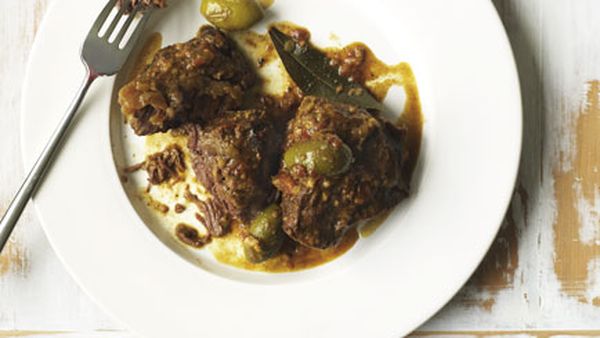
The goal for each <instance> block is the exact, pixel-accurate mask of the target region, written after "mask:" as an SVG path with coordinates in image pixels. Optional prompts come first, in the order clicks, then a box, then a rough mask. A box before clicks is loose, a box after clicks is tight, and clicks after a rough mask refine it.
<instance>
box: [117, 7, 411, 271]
mask: <svg viewBox="0 0 600 338" xmlns="http://www.w3.org/2000/svg"><path fill="white" fill-rule="evenodd" d="M272 3H273V0H262V1H261V5H262V6H263V8H267V7H269V6H271V5H272ZM277 26H278V28H280V29H281V30H282V31H284V32H286V33H288V34H289V33H290V32H292V31H294V30H301V31H302V30H304V29H302V28H299V27H298V26H296V25H294V24H291V23H280V24H277ZM302 33H303V34H306V35H307V37H309V36H310V33H309V32H308V31H306V30H304V31H303V32H302ZM232 36H233V38H234V39H235V40H236V41H237V43H238V45H239V46H240V47H241V49H242V50H243V51H244V52H245V54H246V55H247V57H248V58H249V59H250V60H252V61H253V62H252V64H254V66H255V68H256V70H257V71H258V73H259V76H260V77H261V78H262V80H263V81H262V82H261V83H260V85H259V87H260V88H257V89H256V91H257V92H260V91H262V92H267V93H272V92H274V91H279V92H280V93H283V92H285V91H286V90H287V91H290V88H294V87H295V85H294V84H293V81H291V79H290V78H289V75H287V73H285V71H284V68H283V66H282V65H278V64H279V63H280V61H279V59H278V56H277V53H276V51H275V48H274V46H273V45H272V43H271V40H270V38H269V36H268V35H267V34H258V33H256V32H253V31H243V32H238V33H233V34H232ZM335 37H336V39H339V38H337V36H335ZM161 44H162V36H161V35H160V34H159V33H154V34H152V35H151V36H150V37H149V38H148V39H147V41H146V43H145V44H144V46H143V47H142V49H141V50H140V52H139V54H138V56H137V58H136V60H135V62H134V64H133V66H132V68H131V71H130V72H129V74H128V79H132V78H133V77H134V76H136V75H137V74H139V73H140V72H141V71H142V70H143V69H144V67H146V66H147V65H148V64H149V63H150V62H151V61H152V58H153V56H154V55H155V53H156V52H157V51H158V50H159V49H160V48H161ZM323 51H324V52H325V53H326V54H327V55H328V56H329V57H330V58H332V59H334V60H337V62H338V63H343V62H344V60H345V59H347V58H351V57H352V56H353V55H354V56H357V57H361V58H362V61H361V62H354V64H350V65H349V66H348V67H347V68H346V69H344V72H348V74H351V75H352V77H353V79H354V80H355V81H358V82H360V83H361V84H363V85H364V86H365V87H366V88H367V89H368V90H369V91H370V92H371V93H372V94H373V95H374V96H375V97H376V98H377V99H378V100H383V99H384V98H385V97H386V95H387V93H388V92H389V90H390V89H391V88H392V87H394V86H399V87H402V88H403V90H404V92H405V94H406V103H405V106H404V111H403V112H402V114H401V116H400V118H399V119H398V121H396V123H397V124H399V125H402V126H405V127H406V128H407V131H408V133H407V141H406V142H407V147H406V148H407V149H408V151H409V154H408V157H409V160H408V165H407V166H406V170H405V177H406V179H407V180H410V178H411V177H412V174H413V171H414V169H415V167H416V164H417V160H418V158H419V152H420V148H421V137H422V130H423V128H422V127H423V116H422V112H421V103H420V99H419V92H418V89H417V83H416V79H415V76H414V74H413V72H412V69H411V67H410V65H409V64H408V63H404V62H402V63H399V64H396V65H388V64H386V63H384V62H383V61H381V60H380V59H378V58H377V57H376V56H375V54H374V53H373V51H372V50H371V49H369V47H367V46H366V45H365V44H363V43H353V44H350V45H348V46H345V47H343V48H327V49H324V50H323ZM349 56H350V57H349ZM269 64H271V65H275V66H278V67H279V70H280V74H272V73H271V74H269V73H268V72H266V71H265V68H267V66H268V65H269ZM263 71H264V73H263ZM273 88H275V89H276V90H274V89H273ZM170 144H178V145H180V146H182V147H183V149H184V152H187V148H185V138H184V137H182V136H178V135H174V134H173V133H161V134H154V135H150V136H147V137H146V152H147V153H148V154H150V153H152V152H153V151H155V150H156V149H162V148H163V147H165V146H167V145H170ZM188 158H189V157H188V155H187V154H186V161H187V160H188ZM185 175H192V176H193V175H194V174H193V172H192V171H190V170H188V171H186V173H185ZM190 180H191V181H192V182H194V184H197V185H198V186H197V187H196V190H200V191H203V190H204V189H203V188H202V187H200V186H199V184H198V183H197V181H196V180H195V178H193V179H190ZM190 180H184V181H186V182H188V183H185V184H189V182H190ZM179 184H184V183H183V182H180V183H179ZM186 190H187V191H188V192H189V189H186ZM184 194H185V193H184ZM144 195H145V200H146V201H147V204H148V206H149V207H151V208H152V209H155V210H157V211H159V212H161V213H163V214H166V213H167V212H168V211H169V207H168V206H166V205H165V204H163V203H161V202H159V201H156V200H155V199H153V198H152V197H150V195H149V194H148V193H144ZM187 197H188V198H189V197H190V196H187ZM187 202H189V205H191V206H193V205H194V204H195V202H196V201H191V200H189V199H188V201H187ZM182 208H186V206H184V205H181V204H179V205H178V206H176V208H175V209H176V210H175V212H176V213H177V212H178V210H179V212H183V211H184V210H185V209H182ZM196 214H197V216H198V217H196V218H197V221H198V223H199V224H198V225H197V226H201V225H202V224H201V223H202V221H203V219H204V218H203V215H201V214H199V213H196ZM388 216H389V212H386V213H384V214H381V215H379V216H377V217H375V218H373V219H372V220H370V221H369V222H367V223H366V224H365V225H363V226H361V227H359V229H353V230H351V231H349V232H348V233H347V234H346V235H345V236H344V237H343V239H342V240H341V242H340V243H339V244H338V245H337V246H335V247H333V248H330V249H326V250H316V249H310V248H305V247H302V246H299V245H296V244H295V243H292V241H291V240H290V241H288V242H287V243H286V245H285V246H284V249H283V250H282V252H281V253H280V254H278V255H277V256H275V257H274V258H272V259H269V260H268V261H266V262H263V263H259V264H253V263H249V262H248V261H247V260H246V258H245V257H244V254H243V249H242V244H241V239H240V237H241V236H240V234H239V233H240V231H241V230H240V225H239V224H238V225H234V227H233V231H231V232H230V233H229V234H228V235H226V236H225V237H221V238H212V240H211V242H210V243H204V244H202V245H196V244H198V243H200V242H201V240H200V239H198V242H194V241H193V238H192V240H190V238H188V237H189V236H184V237H182V234H184V233H185V234H188V235H189V234H192V231H188V230H189V229H193V230H195V231H196V233H198V232H197V230H196V229H195V228H193V227H192V226H189V225H186V227H185V228H183V227H180V230H181V231H177V230H176V231H175V236H176V237H178V238H179V239H180V241H182V242H183V243H186V244H187V245H189V246H191V247H195V248H200V247H206V248H208V249H209V250H210V251H211V253H212V254H213V255H214V257H215V258H216V259H217V260H218V261H219V262H221V263H224V264H227V265H231V266H234V267H238V268H242V269H246V270H255V271H264V272H291V271H298V270H304V269H308V268H312V267H316V266H319V265H322V264H325V263H327V262H329V261H331V260H334V259H335V258H337V257H339V256H341V255H343V254H344V253H346V252H347V251H348V250H350V249H351V248H352V247H353V246H354V244H355V243H356V242H357V240H358V238H359V235H360V237H368V236H370V235H371V234H372V233H373V232H375V231H376V229H377V228H378V227H379V226H380V225H381V224H382V223H383V222H384V221H385V220H386V219H387V217H388ZM178 227H179V226H178ZM182 229H183V230H182ZM184 230H185V231H184ZM192 235H193V234H192ZM192 237H193V236H192ZM182 238H183V239H182ZM198 238H200V237H198Z"/></svg>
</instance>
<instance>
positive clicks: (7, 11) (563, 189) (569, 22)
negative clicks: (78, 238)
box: [0, 0, 600, 338]
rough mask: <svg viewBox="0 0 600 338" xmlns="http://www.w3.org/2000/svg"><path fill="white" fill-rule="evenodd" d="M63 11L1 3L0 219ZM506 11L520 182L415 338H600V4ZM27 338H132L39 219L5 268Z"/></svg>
mask: <svg viewBox="0 0 600 338" xmlns="http://www.w3.org/2000/svg"><path fill="white" fill-rule="evenodd" d="M481 1H486V0H481ZM51 2H52V0H1V1H0V114H1V122H0V155H1V159H0V163H1V165H0V211H2V210H4V209H5V208H6V206H7V205H8V203H9V201H10V198H11V196H12V194H13V193H14V191H15V190H16V188H17V186H18V183H19V181H20V180H21V179H22V178H23V175H24V171H23V168H22V166H21V153H20V149H19V143H20V142H19V132H18V130H19V128H18V124H19V110H20V102H19V100H20V95H21V85H22V82H23V78H24V72H25V65H26V61H27V57H28V54H29V51H30V48H31V44H32V42H33V38H34V36H35V33H36V31H37V28H38V27H39V23H40V20H41V18H42V17H43V15H44V13H45V11H46V9H47V8H48V5H49V4H50V3H51ZM494 3H495V5H496V8H497V9H498V12H499V13H500V16H501V17H502V20H503V22H504V25H505V27H506V28H507V31H508V34H509V37H510V39H511V43H512V45H513V48H514V51H515V55H516V59H517V64H518V67H519V71H520V74H521V85H522V89H523V100H524V122H525V123H524V125H525V128H524V134H525V139H524V148H523V156H522V164H521V169H520V175H519V180H518V183H517V186H516V189H515V193H514V198H513V201H512V203H511V208H510V210H509V211H508V213H507V216H506V220H505V222H504V226H503V229H502V230H501V232H500V234H499V236H498V238H497V240H496V242H495V244H494V246H493V248H492V250H491V251H490V253H489V254H488V256H487V257H486V259H485V261H484V262H483V264H482V265H481V267H480V268H479V270H478V271H477V273H476V274H475V275H474V276H473V277H472V278H471V281H470V282H469V283H468V284H467V285H466V286H465V287H464V288H463V290H462V291H461V292H460V293H459V294H458V295H457V296H456V297H455V298H454V300H453V301H452V302H451V303H450V304H448V305H447V306H446V307H445V308H444V309H443V310H442V311H441V312H440V313H438V314H437V315H436V316H435V317H434V318H433V319H432V320H431V321H429V322H428V323H427V324H425V325H424V326H423V327H422V328H421V329H420V330H419V331H418V332H415V333H414V336H417V337H418V336H428V337H432V336H436V337H456V336H467V337H471V336H472V337H479V336H498V337H534V336H535V337H555V336H556V337H558V336H569V337H590V336H600V223H599V221H600V199H598V198H600V195H599V192H600V191H599V186H598V185H599V184H600V172H599V169H598V165H599V163H600V96H599V95H600V38H598V37H599V36H600V19H599V18H600V2H598V1H596V0H577V1H574V0H494ZM57 71H60V70H57ZM24 336H35V337H59V338H77V337H86V338H87V337H103V338H112V337H129V336H131V335H130V334H129V333H127V332H126V331H125V330H124V329H122V326H121V325H119V324H118V323H116V322H115V321H113V320H111V319H110V318H109V317H108V316H107V315H106V314H104V313H103V312H102V311H101V310H99V309H98V308H97V307H96V306H95V305H94V304H93V303H92V301H91V300H89V298H88V297H87V296H86V295H84V294H83V293H82V292H81V291H80V289H79V288H78V287H77V285H76V284H75V283H74V282H73V280H72V279H71V278H70V277H69V275H68V274H67V272H66V271H65V269H64V267H63V266H62V265H61V263H60V261H59V260H58V259H57V258H56V256H55V255H54V253H53V252H52V249H51V248H50V246H49V244H48V242H47V240H46V238H45V236H44V234H43V232H42V230H41V228H40V226H39V222H38V220H37V219H36V216H35V215H34V213H33V212H32V210H28V211H27V212H26V213H25V215H24V217H23V219H22V221H21V222H20V224H19V226H18V229H17V231H16V232H15V235H14V236H13V239H12V240H11V243H10V245H9V247H8V250H6V252H5V253H4V254H3V255H2V256H0V337H24Z"/></svg>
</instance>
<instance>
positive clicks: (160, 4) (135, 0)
mask: <svg viewBox="0 0 600 338" xmlns="http://www.w3.org/2000/svg"><path fill="white" fill-rule="evenodd" d="M118 4H119V7H120V8H123V9H124V10H125V13H131V12H132V11H133V9H134V8H136V7H138V6H139V7H140V8H141V9H142V10H145V9H149V8H165V7H167V1H166V0H119V2H118Z"/></svg>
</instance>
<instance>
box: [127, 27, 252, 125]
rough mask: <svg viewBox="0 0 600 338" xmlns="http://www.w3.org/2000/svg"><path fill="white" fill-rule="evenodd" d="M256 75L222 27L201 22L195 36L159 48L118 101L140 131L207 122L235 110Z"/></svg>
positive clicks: (130, 120)
mask: <svg viewBox="0 0 600 338" xmlns="http://www.w3.org/2000/svg"><path fill="white" fill-rule="evenodd" d="M254 80H255V75H254V73H253V71H252V70H251V68H250V66H249V64H248V62H247V61H246V59H245V57H244V56H243V55H242V53H241V52H240V51H239V50H238V49H237V46H236V45H235V43H234V42H233V41H231V40H230V39H229V38H228V37H227V36H226V35H225V34H224V33H223V32H221V31H219V30H218V29H216V28H214V27H212V26H202V27H201V28H200V30H199V32H198V34H197V36H196V37H195V38H193V39H192V40H190V41H188V42H185V43H179V44H174V45H171V46H168V47H166V48H163V49H161V50H160V51H158V53H157V54H156V55H155V56H154V59H153V61H152V62H151V63H150V65H148V66H147V67H146V69H145V70H144V71H143V72H141V74H139V75H138V76H136V77H135V78H134V79H133V80H132V81H131V82H129V83H128V84H126V85H125V86H124V87H123V88H122V89H121V91H120V92H119V104H120V105H121V110H122V112H123V114H124V115H125V117H126V119H127V121H128V122H129V123H130V124H131V127H132V128H133V130H134V131H135V133H136V134H138V135H147V134H152V133H156V132H164V131H167V130H169V129H171V128H175V127H178V126H180V125H182V124H184V123H187V122H195V123H201V124H206V123H207V122H209V121H210V120H212V119H214V118H216V117H218V116H220V115H222V114H223V113H224V112H225V111H228V110H233V109H237V108H239V107H240V105H241V103H242V99H243V96H244V91H245V90H247V89H248V88H249V87H250V86H252V84H253V83H254Z"/></svg>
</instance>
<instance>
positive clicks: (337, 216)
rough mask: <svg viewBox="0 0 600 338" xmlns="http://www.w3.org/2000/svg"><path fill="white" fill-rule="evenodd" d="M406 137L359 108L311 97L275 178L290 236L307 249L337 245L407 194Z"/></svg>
mask: <svg viewBox="0 0 600 338" xmlns="http://www.w3.org/2000/svg"><path fill="white" fill-rule="evenodd" d="M404 135H405V130H403V129H400V128H398V127H396V126H394V125H392V124H390V123H388V122H385V121H384V120H382V119H381V118H380V117H378V116H375V115H372V114H370V113H369V112H367V111H366V110H363V109H360V108H357V107H356V106H352V105H347V104H340V103H333V102H331V101H328V100H327V99H323V98H317V97H310V96H309V97H306V98H304V100H303V101H302V104H301V105H300V107H299V109H298V112H297V114H296V117H295V118H294V119H293V120H292V121H291V122H290V124H289V127H288V132H287V140H286V142H285V153H284V156H283V165H282V168H281V170H280V171H279V173H278V175H277V176H276V177H275V178H274V180H273V182H274V185H275V186H276V187H277V188H278V189H279V190H280V191H281V193H282V203H281V207H282V211H283V229H284V231H285V232H286V233H287V234H288V236H290V237H291V238H292V239H294V240H295V241H297V242H298V243H300V244H302V245H304V246H308V247H313V248H320V249H323V248H327V247H331V246H333V245H335V244H336V243H338V241H339V240H340V239H341V238H342V236H343V235H344V233H345V232H346V231H347V230H348V229H349V228H351V227H352V226H355V225H356V224H357V223H358V222H360V221H364V220H368V219H369V218H371V217H374V216H376V215H378V214H380V213H381V212H383V211H385V210H389V209H390V208H392V207H393V206H395V205H396V204H397V203H398V202H400V201H401V200H402V199H403V198H404V197H406V196H407V194H408V188H409V187H408V183H407V182H404V181H403V179H402V166H403V163H404V162H405V159H406V156H405V152H404V151H403V139H404Z"/></svg>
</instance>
